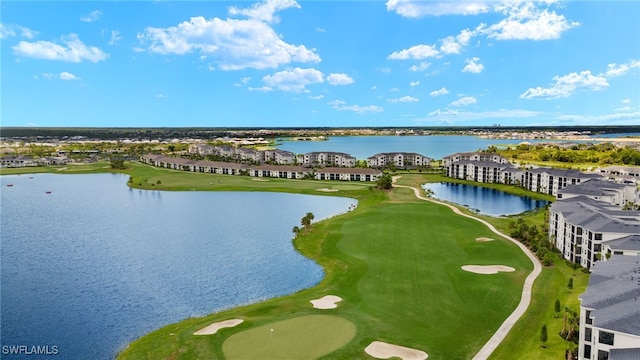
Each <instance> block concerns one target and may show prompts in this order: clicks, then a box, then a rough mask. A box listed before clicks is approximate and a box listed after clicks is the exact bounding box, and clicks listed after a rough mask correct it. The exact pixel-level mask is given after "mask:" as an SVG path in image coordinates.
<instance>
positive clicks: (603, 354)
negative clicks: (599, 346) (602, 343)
mask: <svg viewBox="0 0 640 360" xmlns="http://www.w3.org/2000/svg"><path fill="white" fill-rule="evenodd" d="M598 360H609V352H608V351H602V350H598Z"/></svg>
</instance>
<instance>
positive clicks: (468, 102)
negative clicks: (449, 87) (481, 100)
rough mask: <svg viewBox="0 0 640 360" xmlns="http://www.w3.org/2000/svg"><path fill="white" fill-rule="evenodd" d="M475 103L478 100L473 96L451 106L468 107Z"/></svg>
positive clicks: (463, 98) (459, 100)
mask: <svg viewBox="0 0 640 360" xmlns="http://www.w3.org/2000/svg"><path fill="white" fill-rule="evenodd" d="M477 102H478V99H476V98H474V97H473V96H464V97H461V98H460V99H458V100H456V101H454V102H452V103H451V106H455V107H461V106H469V105H473V104H476V103H477Z"/></svg>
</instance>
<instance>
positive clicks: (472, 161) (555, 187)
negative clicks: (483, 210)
mask: <svg viewBox="0 0 640 360" xmlns="http://www.w3.org/2000/svg"><path fill="white" fill-rule="evenodd" d="M442 166H443V167H444V171H445V175H446V176H448V177H451V178H456V179H463V180H469V181H475V182H482V183H502V184H510V185H519V186H521V187H523V188H525V189H527V190H530V191H533V192H538V193H542V194H548V195H553V196H557V195H558V193H559V191H560V190H561V189H564V188H566V187H568V186H572V185H577V184H580V183H583V182H585V181H589V180H593V179H611V180H615V181H616V182H621V183H627V184H635V183H640V168H637V167H624V166H615V167H613V166H612V167H605V168H601V169H598V170H597V171H596V172H593V173H584V172H581V171H579V170H572V169H553V168H532V169H519V168H517V167H515V166H514V165H513V164H511V163H510V162H509V161H508V160H507V159H506V158H504V157H502V156H500V155H497V154H493V153H483V152H475V153H456V154H452V155H449V156H446V157H444V158H443V159H442Z"/></svg>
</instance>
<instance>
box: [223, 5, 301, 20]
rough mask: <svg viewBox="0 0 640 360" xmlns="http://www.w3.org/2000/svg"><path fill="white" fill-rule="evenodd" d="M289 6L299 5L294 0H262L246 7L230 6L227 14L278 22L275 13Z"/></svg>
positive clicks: (296, 6) (295, 6) (297, 6)
mask: <svg viewBox="0 0 640 360" xmlns="http://www.w3.org/2000/svg"><path fill="white" fill-rule="evenodd" d="M291 7H294V8H297V9H299V8H300V5H298V3H296V1H295V0H264V1H262V2H260V3H256V4H253V5H252V6H251V7H249V8H246V9H241V8H238V7H236V6H231V7H230V8H229V14H231V15H244V16H246V17H248V18H250V19H253V20H258V21H264V22H268V23H277V22H280V19H279V18H278V17H277V16H275V13H276V12H278V11H280V10H284V9H288V8H291Z"/></svg>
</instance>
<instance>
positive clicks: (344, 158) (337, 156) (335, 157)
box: [296, 151, 356, 167]
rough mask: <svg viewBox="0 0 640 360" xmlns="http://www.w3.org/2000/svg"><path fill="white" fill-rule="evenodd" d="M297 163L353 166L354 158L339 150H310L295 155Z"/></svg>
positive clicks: (304, 164) (308, 165) (303, 164)
mask: <svg viewBox="0 0 640 360" xmlns="http://www.w3.org/2000/svg"><path fill="white" fill-rule="evenodd" d="M296 159H297V161H298V164H299V165H302V166H306V167H311V166H337V167H355V166H356V158H355V157H353V156H351V155H349V154H345V153H341V152H332V151H327V152H310V153H306V154H298V155H297V156H296Z"/></svg>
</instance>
